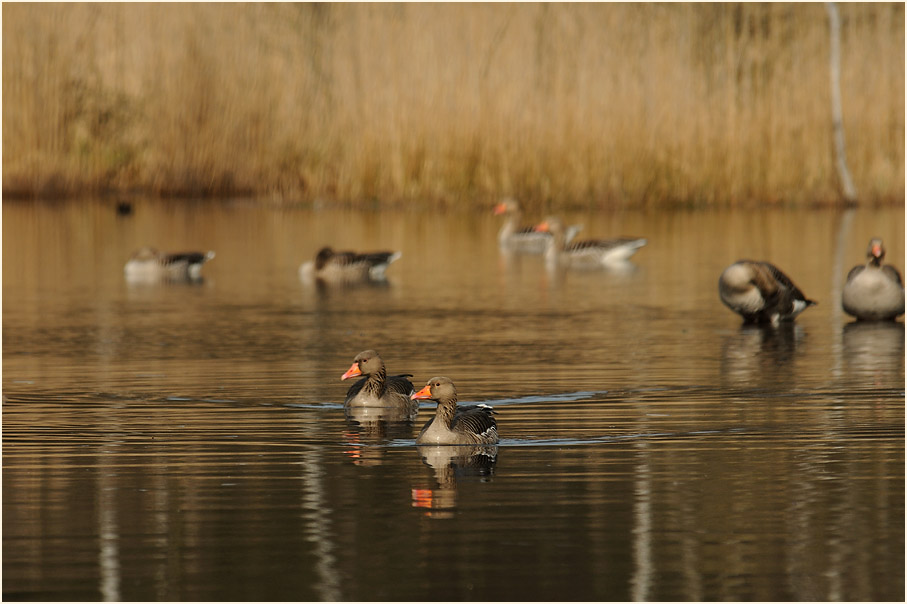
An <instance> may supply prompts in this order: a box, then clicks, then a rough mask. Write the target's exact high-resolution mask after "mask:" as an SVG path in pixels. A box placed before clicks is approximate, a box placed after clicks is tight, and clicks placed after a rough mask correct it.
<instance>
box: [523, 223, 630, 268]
mask: <svg viewBox="0 0 907 604" xmlns="http://www.w3.org/2000/svg"><path fill="white" fill-rule="evenodd" d="M535 229H536V230H537V231H540V232H543V233H544V232H548V233H551V235H552V237H551V239H550V240H549V241H548V247H547V249H546V250H545V259H546V260H548V262H550V263H559V264H577V265H581V264H586V265H596V264H602V265H606V266H607V265H618V264H622V263H624V264H625V263H626V262H627V260H629V259H630V257H631V256H632V255H633V254H635V253H636V252H637V251H638V250H639V248H641V247H642V246H644V245H645V244H646V243H647V241H646V240H645V239H643V238H640V237H618V238H614V239H586V240H583V241H577V242H575V243H568V242H567V240H566V237H565V231H564V225H563V223H562V222H561V221H560V219H559V218H554V217H548V218H546V219H545V222H542V223H541V224H539V225H537V226H536V227H535Z"/></svg>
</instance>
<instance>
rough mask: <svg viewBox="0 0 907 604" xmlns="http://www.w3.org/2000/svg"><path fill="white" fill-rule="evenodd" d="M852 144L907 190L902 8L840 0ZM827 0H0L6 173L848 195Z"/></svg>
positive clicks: (853, 160) (31, 189)
mask: <svg viewBox="0 0 907 604" xmlns="http://www.w3.org/2000/svg"><path fill="white" fill-rule="evenodd" d="M839 11H840V16H841V23H842V28H841V44H842V55H841V84H842V93H843V110H844V128H845V131H846V135H847V154H848V161H849V164H850V170H851V174H852V175H853V178H854V181H855V183H856V187H857V189H858V191H859V193H860V199H861V202H863V203H870V204H885V203H897V204H903V203H904V178H905V175H904V165H905V161H904V136H905V133H904V90H905V82H904V73H905V66H904V56H905V46H904V5H903V4H902V3H892V4H842V5H840V7H839ZM829 38H830V37H829V27H828V15H827V14H826V9H825V6H824V5H823V4H821V3H820V4H461V3H454V4H133V3H126V4H31V3H23V4H9V3H5V4H4V5H3V192H4V195H6V196H25V197H32V196H50V195H53V196H60V195H64V196H65V195H84V194H96V193H104V192H110V191H115V192H128V191H140V192H143V193H150V194H155V195H168V196H170V195H175V196H182V195H186V196H217V195H231V196H235V195H253V196H261V197H269V198H273V199H278V200H288V201H313V200H327V201H333V202H343V203H357V202H363V201H369V202H373V201H375V200H377V201H381V202H427V201H443V202H449V203H474V202H476V201H487V200H489V199H492V198H496V197H498V196H500V195H505V194H508V195H516V196H518V197H520V198H521V199H522V200H523V201H524V202H526V204H527V205H533V204H539V203H546V204H552V203H553V204H558V205H578V206H588V205H595V206H623V207H640V206H660V205H665V204H670V205H689V206H706V205H718V206H742V205H753V204H797V203H831V202H836V201H837V200H838V199H839V198H840V195H839V185H838V177H837V174H836V172H835V164H834V154H833V144H832V133H833V131H832V118H831V102H830V98H831V93H830V83H829V82H830V75H829Z"/></svg>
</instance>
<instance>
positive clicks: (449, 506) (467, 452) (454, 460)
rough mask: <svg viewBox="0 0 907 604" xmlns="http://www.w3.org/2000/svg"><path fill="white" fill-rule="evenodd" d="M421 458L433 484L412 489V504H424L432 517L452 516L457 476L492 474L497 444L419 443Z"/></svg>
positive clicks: (421, 506)
mask: <svg viewBox="0 0 907 604" xmlns="http://www.w3.org/2000/svg"><path fill="white" fill-rule="evenodd" d="M418 450H419V454H420V455H421V456H422V461H423V462H424V463H425V464H426V465H427V466H429V467H430V468H431V469H432V470H433V471H434V477H435V485H434V487H433V488H428V489H413V491H412V494H413V507H418V508H425V509H427V510H428V512H427V514H428V515H429V516H430V517H433V518H453V517H454V514H453V510H454V509H455V508H456V507H457V480H459V479H462V478H464V477H478V478H479V479H480V480H482V481H483V482H484V481H487V480H490V479H491V476H492V475H493V474H494V465H495V462H496V461H497V456H498V447H497V445H419V446H418Z"/></svg>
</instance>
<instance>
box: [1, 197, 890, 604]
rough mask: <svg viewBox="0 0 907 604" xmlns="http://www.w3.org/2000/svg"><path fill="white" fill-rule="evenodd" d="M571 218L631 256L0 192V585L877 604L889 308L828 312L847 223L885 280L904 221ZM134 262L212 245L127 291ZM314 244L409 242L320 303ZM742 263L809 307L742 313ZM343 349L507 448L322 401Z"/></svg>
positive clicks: (885, 529)
mask: <svg viewBox="0 0 907 604" xmlns="http://www.w3.org/2000/svg"><path fill="white" fill-rule="evenodd" d="M539 218H540V217H539ZM564 218H565V219H566V220H567V221H568V222H570V223H573V222H580V223H583V224H584V229H583V232H582V233H581V235H580V237H595V236H617V235H637V236H645V237H647V238H648V239H649V244H648V245H647V246H646V247H645V248H643V249H642V250H641V251H640V252H639V253H638V254H637V255H636V256H635V257H634V262H633V266H632V267H631V270H624V271H604V270H602V271H574V272H566V273H552V272H550V271H548V270H546V267H545V264H544V262H543V260H542V259H541V258H539V257H533V256H526V257H521V256H515V257H511V256H508V255H505V254H501V253H500V251H499V249H498V247H497V241H496V233H497V229H498V227H499V222H498V221H497V220H496V218H495V217H494V216H492V215H491V210H490V207H489V209H488V211H487V212H444V213H436V212H431V211H413V212H380V213H379V212H351V211H327V210H322V211H319V210H313V209H277V208H272V207H268V206H261V205H256V204H248V203H240V202H198V203H194V202H189V203H186V202H183V203H164V202H144V203H142V202H139V203H137V204H136V206H135V211H134V213H133V214H132V215H129V216H120V215H117V214H116V212H115V211H114V208H113V205H112V204H110V203H104V202H98V203H94V202H79V203H37V204H31V203H28V204H26V203H10V202H6V203H4V204H3V394H4V397H5V400H4V404H3V596H4V599H7V600H18V599H29V600H36V599H38V600H60V599H65V600H72V599H105V600H209V599H220V600H224V599H226V600H333V599H343V600H374V599H393V600H442V599H443V600H540V599H542V600H576V599H580V600H614V599H617V600H666V599H668V600H786V599H787V600H789V599H817V600H900V599H902V598H903V595H904V327H903V322H898V323H890V324H857V323H853V322H851V321H850V319H849V317H847V316H846V315H844V314H843V311H841V308H840V303H839V300H840V288H841V285H842V283H843V277H844V275H846V272H847V270H849V268H850V267H851V266H852V265H854V264H857V263H860V262H862V259H863V257H864V254H865V248H866V243H867V242H868V240H869V238H870V237H872V236H874V235H879V236H882V237H883V238H884V239H885V242H886V246H887V248H888V258H889V260H890V261H891V262H892V263H894V264H896V265H899V266H900V267H901V268H903V266H902V264H903V261H902V259H903V258H904V230H903V224H904V212H903V209H902V208H899V209H881V210H879V209H874V210H858V211H849V212H839V211H833V210H802V211H780V210H778V211H766V212H742V211H741V212H729V211H728V212H709V213H706V212H665V211H660V212H654V211H653V212H626V213H604V212H586V213H579V212H573V213H567V214H565V215H564ZM146 244H151V245H155V246H157V247H159V248H161V249H165V250H170V251H183V250H191V249H198V250H200V251H205V250H209V249H211V250H215V251H216V252H217V257H216V258H215V259H214V260H213V261H212V262H211V263H209V264H208V265H206V266H205V268H204V270H203V274H204V275H205V279H204V282H202V283H198V284H159V285H147V284H146V285H131V284H128V283H126V282H125V281H124V279H123V274H122V268H123V264H124V263H125V261H126V259H127V258H128V256H129V254H130V253H131V252H132V251H133V250H134V249H136V248H138V247H139V246H141V245H146ZM325 244H331V245H333V246H334V247H336V248H338V249H341V248H353V249H359V250H375V249H394V250H401V251H402V252H403V257H402V259H401V260H400V261H398V262H397V263H395V264H393V265H392V266H391V268H390V269H389V271H388V282H387V283H386V284H383V285H380V286H371V287H358V288H313V287H311V286H308V285H306V284H304V283H302V282H301V281H300V280H299V277H298V274H297V269H298V267H299V265H300V264H301V263H302V262H303V261H305V260H308V259H310V258H312V257H313V256H314V254H315V252H316V251H317V250H318V249H319V248H320V247H321V246H322V245H325ZM744 257H746V258H755V259H765V260H769V261H772V262H774V263H776V264H778V265H779V266H780V267H782V268H783V269H784V270H785V271H786V272H787V273H788V274H789V275H790V276H791V277H792V278H793V279H794V281H795V282H796V283H797V284H798V285H799V286H800V287H801V289H803V291H804V292H805V293H806V294H807V295H808V296H809V297H811V298H814V299H816V300H818V302H819V305H818V306H816V307H813V308H810V309H808V310H807V311H806V312H805V313H803V314H802V315H801V316H800V317H799V318H798V320H797V321H796V323H794V324H792V325H786V326H783V327H781V328H779V329H762V328H746V327H741V325H740V322H739V320H738V318H737V317H736V316H735V315H733V314H732V313H731V312H730V311H728V310H727V309H726V308H724V307H723V306H722V305H721V303H720V301H719V300H718V296H717V278H718V275H719V274H720V272H721V270H722V269H723V268H724V267H725V266H726V265H728V264H730V263H731V262H733V261H735V260H737V259H739V258H744ZM368 348H375V349H377V350H379V351H380V352H381V354H382V356H383V357H384V358H385V360H386V361H387V364H388V369H389V371H390V372H391V373H404V372H405V373H412V374H413V375H414V378H413V381H414V383H416V384H418V385H420V386H421V385H422V384H424V383H425V382H426V381H427V380H428V379H429V378H430V377H432V376H435V375H447V376H449V377H451V378H452V379H453V380H454V381H455V383H456V384H457V387H458V390H459V393H460V399H461V401H465V402H485V403H488V404H491V405H494V407H495V409H496V411H497V418H498V429H499V433H500V434H501V437H502V441H501V443H500V444H499V445H498V446H497V448H496V449H493V450H489V451H480V452H469V453H462V452H459V451H450V450H445V449H441V448H424V447H416V446H415V444H414V438H415V434H416V433H417V432H418V429H419V427H420V426H421V424H422V423H424V421H426V420H427V418H428V417H429V416H430V414H431V413H432V405H431V404H426V405H423V407H422V410H421V412H420V416H419V418H418V419H417V420H416V422H414V423H406V422H399V421H393V420H390V421H388V420H385V419H375V418H369V417H358V418H356V417H346V416H345V414H344V411H343V407H342V402H343V396H344V393H345V390H346V387H347V384H346V383H343V382H341V381H340V375H341V374H342V373H343V372H344V371H345V370H346V369H347V368H348V367H349V365H350V363H351V362H352V359H353V357H354V356H355V355H356V353H358V352H360V351H362V350H365V349H368ZM470 453H471V454H470Z"/></svg>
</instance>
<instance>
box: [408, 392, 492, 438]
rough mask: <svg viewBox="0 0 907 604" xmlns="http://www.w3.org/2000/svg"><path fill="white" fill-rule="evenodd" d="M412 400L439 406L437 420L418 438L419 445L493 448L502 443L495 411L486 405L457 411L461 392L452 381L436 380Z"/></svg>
mask: <svg viewBox="0 0 907 604" xmlns="http://www.w3.org/2000/svg"><path fill="white" fill-rule="evenodd" d="M410 398H411V399H413V400H418V399H429V400H433V401H435V402H437V403H438V408H437V410H436V411H435V416H434V417H433V418H431V419H430V420H428V422H427V423H426V424H425V425H424V426H423V427H422V430H421V431H420V432H419V436H418V437H416V444H417V445H477V444H486V445H492V444H496V443H497V442H498V427H497V422H495V420H494V409H492V408H491V407H490V406H488V405H484V404H479V405H466V406H464V407H457V388H456V387H455V386H454V383H453V381H452V380H451V379H450V378H448V377H441V376H438V377H433V378H431V379H430V380H428V383H426V384H425V387H424V388H422V389H421V390H419V391H418V392H414V393H413V394H411V395H410Z"/></svg>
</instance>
